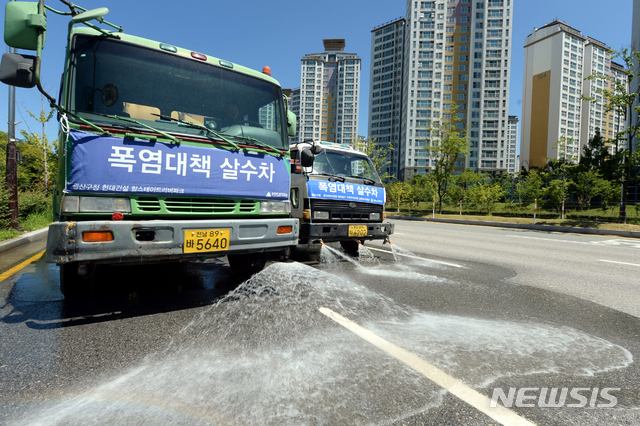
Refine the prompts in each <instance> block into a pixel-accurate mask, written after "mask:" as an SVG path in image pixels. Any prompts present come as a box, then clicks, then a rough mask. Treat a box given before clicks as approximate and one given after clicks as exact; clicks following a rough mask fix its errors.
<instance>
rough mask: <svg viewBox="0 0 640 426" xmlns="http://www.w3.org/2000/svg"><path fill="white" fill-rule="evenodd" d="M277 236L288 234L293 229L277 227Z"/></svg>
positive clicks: (290, 227)
mask: <svg viewBox="0 0 640 426" xmlns="http://www.w3.org/2000/svg"><path fill="white" fill-rule="evenodd" d="M277 232H278V235H280V234H290V233H292V232H293V227H292V226H291V225H289V226H278V231H277Z"/></svg>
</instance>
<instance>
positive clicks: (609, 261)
mask: <svg viewBox="0 0 640 426" xmlns="http://www.w3.org/2000/svg"><path fill="white" fill-rule="evenodd" d="M600 262H607V263H617V264H619V265H630V266H640V264H637V263H627V262H617V261H615V260H604V259H600Z"/></svg>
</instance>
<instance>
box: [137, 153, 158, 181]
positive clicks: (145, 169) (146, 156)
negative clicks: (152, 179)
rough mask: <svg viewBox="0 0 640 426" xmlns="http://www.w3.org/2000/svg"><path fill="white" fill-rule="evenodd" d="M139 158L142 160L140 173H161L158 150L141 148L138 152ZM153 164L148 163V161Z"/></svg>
mask: <svg viewBox="0 0 640 426" xmlns="http://www.w3.org/2000/svg"><path fill="white" fill-rule="evenodd" d="M138 157H139V158H140V160H142V162H143V164H142V173H146V174H154V175H159V174H161V173H162V153H161V152H160V151H157V152H153V151H151V150H148V149H143V150H142V151H140V154H138ZM152 162H153V163H155V164H150V163H152Z"/></svg>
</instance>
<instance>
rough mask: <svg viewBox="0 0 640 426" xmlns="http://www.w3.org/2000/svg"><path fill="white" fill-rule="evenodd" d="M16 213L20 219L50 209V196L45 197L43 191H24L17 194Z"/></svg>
mask: <svg viewBox="0 0 640 426" xmlns="http://www.w3.org/2000/svg"><path fill="white" fill-rule="evenodd" d="M18 210H19V212H18V215H19V216H20V219H26V218H27V216H29V215H32V214H38V213H47V212H50V211H51V197H47V194H46V193H45V192H44V191H33V190H29V191H24V192H21V193H20V194H18Z"/></svg>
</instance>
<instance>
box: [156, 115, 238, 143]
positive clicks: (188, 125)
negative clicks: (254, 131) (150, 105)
mask: <svg viewBox="0 0 640 426" xmlns="http://www.w3.org/2000/svg"><path fill="white" fill-rule="evenodd" d="M151 115H155V116H156V117H160V119H161V120H167V121H175V122H177V123H180V124H184V125H185V126H187V127H191V128H193V129H200V130H204V131H205V132H206V133H207V137H208V138H209V139H211V138H210V137H209V133H211V134H212V135H213V136H215V137H217V138H219V139H222V140H223V141H225V142H226V143H228V144H229V145H231V146H232V147H233V148H234V149H235V150H236V151H240V147H239V146H238V145H236V144H235V143H233V142H232V141H230V140H229V139H227V138H225V137H224V136H222V135H221V134H219V133H216V132H214V131H213V130H211V129H210V128H208V127H207V126H203V125H202V124H198V123H193V122H191V121H187V120H180V119H179V118H173V117H171V116H168V115H163V114H154V113H151Z"/></svg>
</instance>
